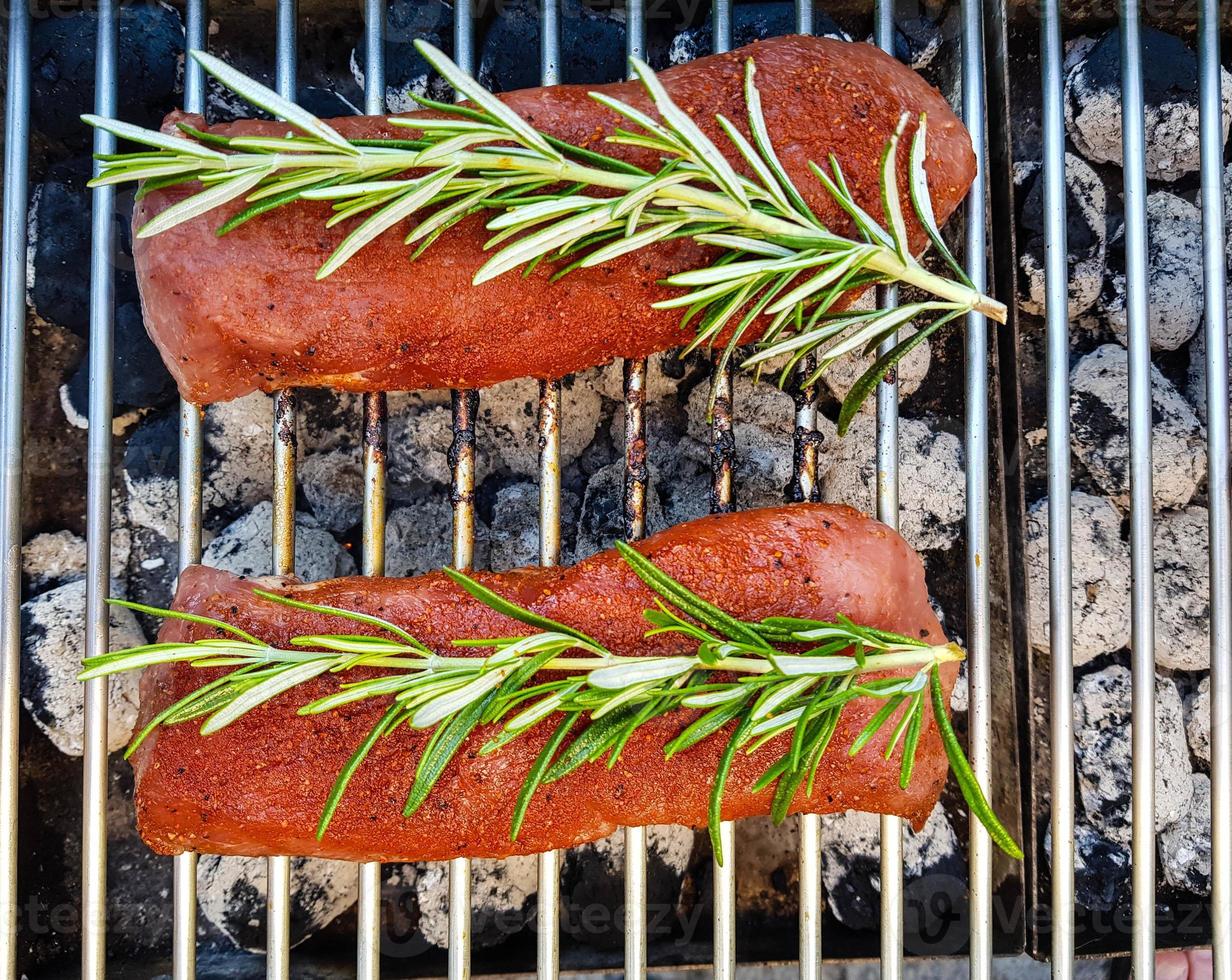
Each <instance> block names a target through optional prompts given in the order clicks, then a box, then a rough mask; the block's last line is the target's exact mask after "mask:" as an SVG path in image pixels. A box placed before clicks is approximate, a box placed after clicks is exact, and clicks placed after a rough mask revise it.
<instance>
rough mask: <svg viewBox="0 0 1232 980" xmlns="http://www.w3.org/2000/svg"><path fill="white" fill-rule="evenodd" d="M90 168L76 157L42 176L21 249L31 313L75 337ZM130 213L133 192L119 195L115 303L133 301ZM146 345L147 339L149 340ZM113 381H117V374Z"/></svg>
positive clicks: (82, 329)
mask: <svg viewBox="0 0 1232 980" xmlns="http://www.w3.org/2000/svg"><path fill="white" fill-rule="evenodd" d="M74 121H75V120H74ZM82 128H83V129H84V127H82ZM90 168H91V162H90V159H89V157H77V158H75V159H73V160H70V161H68V162H66V163H62V164H58V165H56V166H54V167H52V168H51V170H50V172H49V173H48V175H47V179H46V180H45V181H44V182H43V183H41V184H39V185H37V186H36V187H35V188H34V193H33V194H32V195H31V200H30V212H29V222H30V224H29V231H28V237H29V240H30V247H29V248H28V249H27V252H26V256H27V268H26V279H27V282H28V295H29V300H30V304H31V306H33V307H34V311H35V313H36V314H37V315H38V316H39V317H41V318H42V319H44V320H46V321H48V322H49V323H55V324H57V325H59V326H62V327H65V328H67V329H69V330H71V331H72V332H73V333H75V334H76V335H77V336H78V337H85V336H87V335H88V334H89V332H90V278H89V276H84V275H79V272H80V270H82V269H87V268H89V265H90V213H91V195H90V191H89V190H87V188H86V186H85V184H86V181H87V180H89V178H90ZM131 216H132V196H131V195H130V194H120V195H118V196H117V200H116V224H117V230H118V232H119V234H117V236H116V241H115V249H116V254H115V257H114V262H113V265H114V267H115V290H116V301H117V302H118V303H119V304H121V305H126V304H128V303H136V302H137V281H136V278H135V276H134V274H133V265H132V255H131V247H130V242H129V240H128V226H129V221H130V219H131ZM138 323H140V317H138ZM142 333H143V334H144V329H143V330H142ZM146 343H147V344H149V343H150V341H149V339H148V338H147V339H146ZM159 368H160V370H161V369H162V365H161V363H160V364H159ZM164 374H165V370H164ZM116 380H117V382H120V381H121V379H120V378H119V376H118V374H117V377H116ZM117 401H118V399H117Z"/></svg>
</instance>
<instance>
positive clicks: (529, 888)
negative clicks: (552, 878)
mask: <svg viewBox="0 0 1232 980" xmlns="http://www.w3.org/2000/svg"><path fill="white" fill-rule="evenodd" d="M538 888H539V859H538V858H536V857H534V856H533V855H518V856H516V857H510V858H505V859H503V860H500V861H496V860H492V859H490V858H483V859H481V860H475V861H472V862H471V942H472V944H473V945H475V946H497V945H499V944H500V943H503V942H504V941H505V940H507V939H509V938H510V937H511V936H516V935H517V934H518V933H519V932H521V931H522V930H523V929H525V928H527V926H528V925H530V923H531V921H532V920H533V918H534V914H535V895H536V893H537V891H538ZM415 893H416V895H417V896H418V899H419V915H420V919H419V929H420V932H422V933H423V936H424V938H425V939H426V940H427V941H428V942H430V943H431V944H432V945H433V946H439V947H440V948H442V949H444V948H446V947H448V945H449V866H448V865H446V864H439V863H438V864H429V865H426V866H425V867H424V868H423V869H422V870H421V871H420V873H419V877H418V878H417V879H416V880H415Z"/></svg>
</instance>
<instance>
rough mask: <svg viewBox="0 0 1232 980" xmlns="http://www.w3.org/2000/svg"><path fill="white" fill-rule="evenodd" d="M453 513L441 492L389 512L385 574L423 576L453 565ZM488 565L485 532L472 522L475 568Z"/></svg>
mask: <svg viewBox="0 0 1232 980" xmlns="http://www.w3.org/2000/svg"><path fill="white" fill-rule="evenodd" d="M452 522H453V510H452V508H451V507H450V504H449V498H448V497H447V496H446V495H445V493H444V492H440V493H435V494H431V495H429V496H426V497H424V498H423V499H421V500H418V501H415V502H414V503H410V504H407V505H405V506H402V507H398V508H396V509H395V510H391V511H390V512H389V514H388V515H387V516H386V519H385V574H386V575H390V576H403V575H422V574H423V573H424V572H430V571H433V570H434V569H437V568H440V567H441V566H442V565H449V564H451V563H452V561H453V537H452V532H451V530H450V528H452V526H453V523H452ZM487 564H488V528H487V525H486V524H484V523H483V522H482V521H480V520H478V519H476V521H475V565H476V567H478V568H486V567H487Z"/></svg>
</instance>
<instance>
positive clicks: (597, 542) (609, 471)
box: [573, 459, 666, 561]
mask: <svg viewBox="0 0 1232 980" xmlns="http://www.w3.org/2000/svg"><path fill="white" fill-rule="evenodd" d="M657 482H658V481H657V480H655V477H654V472H653V471H652V473H651V479H650V483H651V486H654V485H655V484H656V483H657ZM624 490H625V463H624V460H623V459H620V460H618V461H617V462H615V463H609V464H608V465H607V466H605V467H603V469H601V470H599V471H598V472H597V473H595V475H594V476H592V477H591V478H590V482H589V483H587V484H586V495H585V497H584V498H583V499H582V512H581V515H580V516H579V518H578V532H577V545H576V546H575V548H574V550H573V557H574V561H580V560H581V559H583V558H588V557H590V556H591V555H593V554H594V553H595V552H597V551H602V550H603V549H604V548H610V547H612V545H613V544H615V543H616V541H617V540H624V537H625V509H624V508H625V501H624ZM665 523H666V522H665V521H664V518H663V507H662V504H661V503H660V502H659V495H658V494H657V493H655V492H653V491H650V492H648V493H647V494H646V527H647V528H650V529H658V528H660V527H663V526H664V525H665Z"/></svg>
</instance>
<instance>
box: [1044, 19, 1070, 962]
mask: <svg viewBox="0 0 1232 980" xmlns="http://www.w3.org/2000/svg"><path fill="white" fill-rule="evenodd" d="M1040 66H1041V72H1042V76H1043V83H1042V84H1043V136H1044V169H1043V181H1044V220H1045V222H1046V223H1047V227H1046V229H1045V246H1044V262H1045V274H1046V289H1047V296H1046V301H1047V302H1046V310H1045V317H1046V327H1045V329H1046V340H1047V357H1048V617H1049V619H1048V622H1049V635H1048V649H1049V654H1048V656H1049V663H1050V667H1049V679H1050V682H1051V689H1050V690H1051V697H1050V709H1051V736H1050V738H1051V745H1052V783H1051V810H1052V815H1051V819H1052V868H1051V874H1052V975H1053V976H1054V977H1056V978H1057V980H1065V978H1068V977H1070V976H1072V975H1073V968H1074V646H1073V640H1074V632H1073V599H1072V591H1071V590H1072V588H1073V570H1072V564H1071V560H1072V557H1073V555H1072V548H1071V543H1070V542H1071V537H1070V447H1069V438H1070V419H1069V260H1068V252H1069V248H1068V243H1067V238H1066V224H1065V221H1066V218H1065V211H1066V189H1065V118H1064V112H1063V103H1062V98H1063V96H1064V92H1063V86H1062V48H1061V10H1060V3H1059V0H1048V2H1046V3H1045V4H1044V6H1043V8H1042V9H1041V20H1040Z"/></svg>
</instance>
